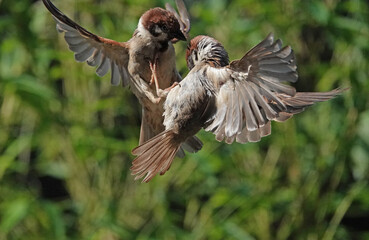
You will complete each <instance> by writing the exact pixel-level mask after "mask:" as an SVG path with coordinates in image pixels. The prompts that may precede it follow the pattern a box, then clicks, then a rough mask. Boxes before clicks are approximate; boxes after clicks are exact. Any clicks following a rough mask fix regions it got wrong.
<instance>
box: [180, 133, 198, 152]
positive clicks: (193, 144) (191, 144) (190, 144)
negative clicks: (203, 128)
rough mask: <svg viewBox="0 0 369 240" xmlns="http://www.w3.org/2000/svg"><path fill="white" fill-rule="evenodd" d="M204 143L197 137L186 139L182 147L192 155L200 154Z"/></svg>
mask: <svg viewBox="0 0 369 240" xmlns="http://www.w3.org/2000/svg"><path fill="white" fill-rule="evenodd" d="M202 145H203V143H202V142H201V140H200V139H198V138H197V137H196V136H192V137H189V138H187V139H186V141H185V142H184V143H182V146H181V147H183V149H184V150H186V151H187V152H190V153H195V152H198V151H199V150H200V149H201V148H202Z"/></svg>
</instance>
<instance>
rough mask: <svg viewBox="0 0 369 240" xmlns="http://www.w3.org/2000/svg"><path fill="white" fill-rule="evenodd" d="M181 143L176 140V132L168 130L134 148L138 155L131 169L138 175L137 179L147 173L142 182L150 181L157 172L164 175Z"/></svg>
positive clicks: (133, 152) (133, 151)
mask: <svg viewBox="0 0 369 240" xmlns="http://www.w3.org/2000/svg"><path fill="white" fill-rule="evenodd" d="M180 144H181V143H180V142H178V141H176V140H175V133H173V132H172V131H170V130H167V131H164V132H162V133H160V134H158V135H156V136H155V137H153V138H152V139H150V140H148V141H147V142H145V143H144V144H142V145H140V146H138V147H136V148H134V149H133V150H132V154H133V155H136V156H137V157H136V158H135V159H134V160H133V162H132V167H131V171H132V175H136V177H135V180H137V179H139V178H142V177H144V176H145V175H146V176H145V178H144V179H143V180H142V182H149V181H150V180H151V179H152V178H153V177H154V176H155V175H156V174H157V173H159V172H160V175H163V174H164V173H165V172H166V171H168V169H169V168H170V165H171V164H172V162H173V159H174V157H175V155H176V153H177V151H178V150H179V147H180Z"/></svg>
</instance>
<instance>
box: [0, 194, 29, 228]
mask: <svg viewBox="0 0 369 240" xmlns="http://www.w3.org/2000/svg"><path fill="white" fill-rule="evenodd" d="M30 206H31V200H30V199H27V198H18V199H13V200H12V201H9V202H6V204H2V205H1V209H2V214H1V216H2V217H1V219H2V220H1V223H0V231H1V232H3V233H5V234H6V233H8V232H10V231H11V230H12V228H13V227H14V226H15V225H16V224H18V223H19V222H20V221H22V219H24V218H25V216H26V215H27V213H28V212H29V208H30Z"/></svg>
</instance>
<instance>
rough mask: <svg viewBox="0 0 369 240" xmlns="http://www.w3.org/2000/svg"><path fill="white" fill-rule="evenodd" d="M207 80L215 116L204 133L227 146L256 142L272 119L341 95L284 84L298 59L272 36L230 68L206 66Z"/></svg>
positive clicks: (293, 74)
mask: <svg viewBox="0 0 369 240" xmlns="http://www.w3.org/2000/svg"><path fill="white" fill-rule="evenodd" d="M207 76H208V78H209V79H210V80H211V81H212V82H213V83H214V86H215V87H216V88H217V89H218V95H217V102H216V105H217V112H216V114H215V115H214V117H213V118H212V119H211V120H209V122H208V126H207V127H206V130H207V131H211V132H213V133H214V134H215V135H216V139H217V140H218V141H222V140H225V141H226V142H227V143H232V142H233V141H234V140H236V141H237V142H240V143H245V142H255V141H259V140H260V138H261V137H263V136H266V135H269V134H270V132H271V127H270V121H271V120H276V121H285V120H287V119H288V118H290V117H291V116H293V115H294V114H296V113H299V112H302V111H304V109H305V108H306V107H308V106H311V105H313V104H314V103H315V102H322V101H326V100H329V99H331V98H333V97H335V96H337V95H338V94H340V93H341V92H342V91H341V90H340V89H336V90H333V91H330V92H296V89H295V88H293V87H291V86H289V85H286V84H283V83H282V82H284V81H287V82H296V81H297V72H296V61H295V57H294V54H293V51H292V49H291V48H290V47H289V46H287V47H284V48H282V42H281V41H280V40H277V41H275V42H274V40H273V35H272V34H269V35H268V36H267V38H266V39H265V40H263V41H262V42H261V43H259V44H258V45H256V46H255V47H254V48H252V49H251V50H250V51H249V52H247V53H246V55H245V56H244V57H243V58H242V59H240V60H237V61H233V62H231V63H230V65H229V66H227V67H224V68H213V67H208V70H207Z"/></svg>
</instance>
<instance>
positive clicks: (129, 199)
mask: <svg viewBox="0 0 369 240" xmlns="http://www.w3.org/2000/svg"><path fill="white" fill-rule="evenodd" d="M168 1H169V2H170V3H171V4H172V5H173V4H174V1H171V0H168ZM53 2H54V4H55V5H56V6H57V7H58V8H59V9H61V10H62V11H63V12H64V13H66V14H67V15H68V16H69V17H71V18H72V19H74V20H75V21H76V22H77V23H80V24H81V25H82V26H84V27H85V28H87V29H88V30H90V31H92V32H94V33H96V34H98V35H101V36H103V37H107V38H111V39H115V40H118V41H126V40H128V39H129V38H130V37H131V35H132V33H133V31H134V29H135V28H136V26H137V22H138V19H139V17H140V15H141V14H142V13H143V12H144V11H146V10H147V9H149V8H152V7H155V6H161V7H163V6H164V4H165V2H166V1H165V0H160V1H159V0H156V1H153V0H130V1H129V0H78V1H76V0H64V1H60V0H58V1H57V0H55V1H53ZM185 3H186V5H187V7H188V10H189V13H190V15H191V20H192V30H191V35H192V36H195V35H198V34H207V35H210V36H213V37H215V38H217V39H218V40H219V41H221V42H222V43H223V44H224V46H225V48H226V49H227V50H228V52H229V55H230V58H231V59H232V60H233V59H238V58H240V57H242V56H243V54H244V53H246V51H247V50H249V49H250V48H251V47H252V46H254V45H255V44H257V43H258V42H260V41H261V40H262V39H264V37H266V35H267V34H268V33H269V32H273V33H274V34H275V36H276V38H281V39H282V40H283V42H284V44H286V45H291V46H292V47H293V49H294V51H295V53H296V57H297V62H298V72H299V76H300V79H299V82H298V83H296V84H295V85H294V86H295V87H296V88H297V89H298V90H299V91H328V90H331V89H333V88H336V87H339V86H344V87H351V89H350V90H349V91H347V92H345V93H344V94H343V96H341V97H338V98H336V99H334V100H331V101H329V102H325V103H320V104H317V105H316V106H313V107H311V108H309V109H308V110H306V111H305V112H304V113H302V114H299V115H297V116H295V117H294V118H292V119H290V120H288V121H287V122H285V123H273V124H272V135H271V136H268V137H265V138H263V139H262V140H261V142H259V143H248V144H245V145H241V144H237V143H235V144H232V145H227V144H224V143H219V142H216V141H215V139H214V137H213V135H212V134H211V133H205V132H203V131H202V132H200V134H198V136H199V137H200V139H201V140H202V141H203V142H204V143H205V145H204V148H203V149H202V150H201V151H200V152H199V153H197V154H188V155H187V156H186V158H185V159H183V160H181V159H176V160H175V161H174V163H173V165H172V167H171V169H170V171H169V172H167V173H166V174H165V175H164V176H160V177H159V176H157V177H155V178H154V179H153V180H152V181H151V182H150V183H149V184H141V183H140V182H139V181H136V182H135V181H134V180H133V177H132V176H131V175H130V172H129V167H130V165H131V161H132V160H133V158H134V157H133V156H132V155H131V154H130V151H131V149H132V148H133V147H135V146H136V145H137V143H138V137H139V126H140V112H141V111H140V107H139V105H138V103H137V101H136V99H135V97H134V96H133V94H132V93H131V92H130V91H129V90H128V89H123V88H122V87H112V86H110V76H109V75H110V74H108V75H107V76H105V77H104V78H99V77H97V76H96V75H95V73H94V69H93V68H91V67H89V66H87V64H85V63H77V62H75V60H74V56H73V53H72V52H70V51H69V50H68V48H67V45H66V43H65V42H64V39H63V36H62V35H58V33H57V31H56V30H55V22H54V20H53V19H52V17H51V14H50V13H49V12H47V10H46V8H45V7H44V6H43V4H42V2H41V1H30V0H17V1H11V0H0V239H56V240H59V239H60V240H63V239H108V240H110V239H111V240H115V239H141V240H143V239H242V240H244V239H246V240H251V239H308V240H316V239H323V240H330V239H343V240H344V239H358V240H364V239H369V188H368V176H369V161H368V159H369V110H368V106H369V98H368V94H369V3H368V1H365V0H346V1H339V0H324V1H321V0H309V1H304V0H278V1H270V0H269V1H267V0H262V1H260V0H234V1H220V0H211V1H210V0H204V1H189V0H187V1H185ZM185 49H186V43H185V42H179V43H178V44H176V50H177V65H178V68H179V70H180V72H181V73H182V75H183V76H185V75H186V74H187V72H188V71H187V68H186V66H185V59H184V56H185Z"/></svg>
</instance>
